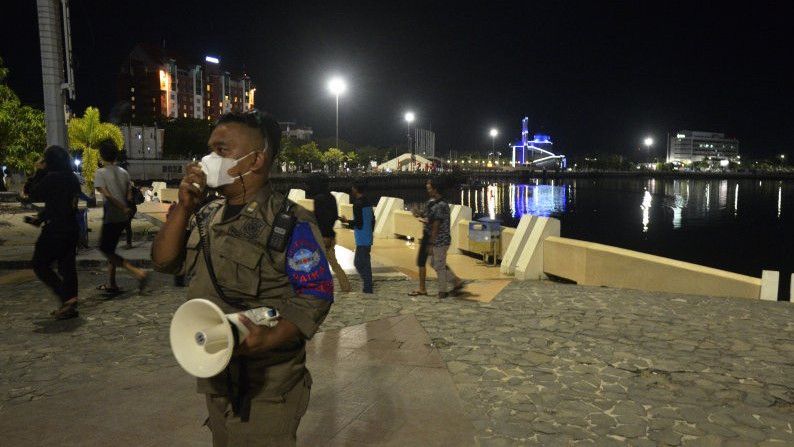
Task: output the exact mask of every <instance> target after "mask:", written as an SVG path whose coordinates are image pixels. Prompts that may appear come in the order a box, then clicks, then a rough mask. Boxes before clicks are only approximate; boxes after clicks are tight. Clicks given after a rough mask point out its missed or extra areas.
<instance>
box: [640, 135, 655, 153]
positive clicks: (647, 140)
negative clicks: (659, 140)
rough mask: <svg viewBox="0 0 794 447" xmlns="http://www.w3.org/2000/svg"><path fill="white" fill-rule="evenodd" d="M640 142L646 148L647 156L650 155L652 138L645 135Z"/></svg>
mask: <svg viewBox="0 0 794 447" xmlns="http://www.w3.org/2000/svg"><path fill="white" fill-rule="evenodd" d="M642 144H644V145H645V147H646V148H647V149H648V156H649V157H650V155H651V146H653V138H652V137H645V139H644V140H642Z"/></svg>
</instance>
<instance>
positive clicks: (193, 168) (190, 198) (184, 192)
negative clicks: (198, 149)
mask: <svg viewBox="0 0 794 447" xmlns="http://www.w3.org/2000/svg"><path fill="white" fill-rule="evenodd" d="M206 186H207V175H206V174H204V171H202V170H201V165H200V164H198V163H196V162H193V163H189V164H188V165H187V166H186V167H185V176H184V177H183V178H182V182H180V183H179V204H180V205H182V206H184V207H185V209H186V210H187V211H188V213H192V212H193V211H194V210H195V209H196V207H197V206H198V205H199V203H200V202H201V195H202V194H203V193H204V188H206Z"/></svg>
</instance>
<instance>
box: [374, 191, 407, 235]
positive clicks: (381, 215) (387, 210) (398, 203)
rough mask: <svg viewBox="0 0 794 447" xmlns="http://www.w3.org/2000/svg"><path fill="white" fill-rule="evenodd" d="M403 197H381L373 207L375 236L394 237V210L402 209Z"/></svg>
mask: <svg viewBox="0 0 794 447" xmlns="http://www.w3.org/2000/svg"><path fill="white" fill-rule="evenodd" d="M404 203H405V202H404V201H403V199H398V198H396V197H385V196H384V197H381V198H380V200H379V201H378V206H377V207H375V231H374V234H375V236H376V237H380V238H388V239H392V238H394V214H393V213H394V211H397V210H402V209H403V207H404V206H405V204H404Z"/></svg>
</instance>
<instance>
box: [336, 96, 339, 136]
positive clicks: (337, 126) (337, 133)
mask: <svg viewBox="0 0 794 447" xmlns="http://www.w3.org/2000/svg"><path fill="white" fill-rule="evenodd" d="M336 148H337V149H339V95H336Z"/></svg>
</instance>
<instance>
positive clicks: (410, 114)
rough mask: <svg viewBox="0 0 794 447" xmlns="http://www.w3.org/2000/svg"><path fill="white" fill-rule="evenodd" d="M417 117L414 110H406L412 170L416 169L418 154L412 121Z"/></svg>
mask: <svg viewBox="0 0 794 447" xmlns="http://www.w3.org/2000/svg"><path fill="white" fill-rule="evenodd" d="M415 119H416V114H414V112H405V123H406V126H407V130H408V150H409V151H410V152H411V171H414V170H416V154H415V153H414V144H413V138H411V123H413V122H414V120H415Z"/></svg>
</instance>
